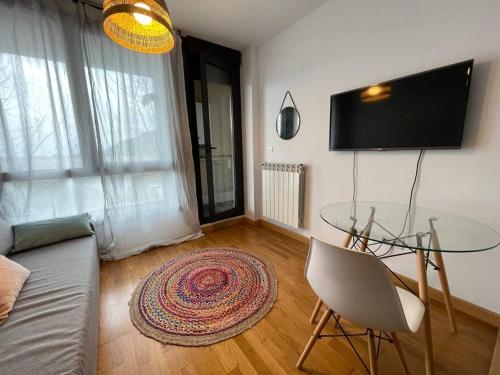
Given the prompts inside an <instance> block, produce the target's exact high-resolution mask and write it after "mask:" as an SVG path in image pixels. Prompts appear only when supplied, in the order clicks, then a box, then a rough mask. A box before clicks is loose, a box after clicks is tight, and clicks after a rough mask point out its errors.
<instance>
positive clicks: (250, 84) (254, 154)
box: [241, 47, 261, 219]
mask: <svg viewBox="0 0 500 375" xmlns="http://www.w3.org/2000/svg"><path fill="white" fill-rule="evenodd" d="M258 68H259V51H258V48H256V47H250V48H247V49H246V50H244V51H243V52H242V56H241V98H242V100H241V102H242V106H241V112H242V116H241V118H242V130H243V160H244V166H243V170H244V186H245V215H246V216H248V217H250V218H252V219H255V218H258V217H260V212H261V207H260V188H259V186H260V169H259V168H260V167H259V160H260V136H259V135H260V132H259V71H258ZM256 187H257V188H256Z"/></svg>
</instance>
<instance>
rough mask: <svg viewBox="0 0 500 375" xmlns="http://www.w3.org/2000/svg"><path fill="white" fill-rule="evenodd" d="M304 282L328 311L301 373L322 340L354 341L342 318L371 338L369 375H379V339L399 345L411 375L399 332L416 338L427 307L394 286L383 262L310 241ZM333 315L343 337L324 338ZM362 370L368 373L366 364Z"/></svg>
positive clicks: (312, 342)
mask: <svg viewBox="0 0 500 375" xmlns="http://www.w3.org/2000/svg"><path fill="white" fill-rule="evenodd" d="M305 276H306V278H307V280H308V281H309V284H310V285H311V287H312V288H313V290H314V291H315V293H316V294H317V295H318V297H319V298H320V299H321V300H322V301H323V302H324V303H325V304H326V305H327V310H326V312H325V313H324V314H323V316H322V318H321V320H320V322H319V323H318V325H317V326H316V328H315V330H314V333H313V335H312V336H311V338H310V339H309V342H308V343H307V346H306V348H305V349H304V352H303V353H302V355H301V356H300V359H299V361H298V362H297V367H298V368H299V369H300V368H302V365H303V364H304V361H305V360H306V358H307V356H308V355H309V353H310V352H311V349H312V348H313V346H314V344H315V343H316V341H317V340H318V339H319V338H321V337H332V336H334V337H338V336H343V337H346V338H347V339H348V340H349V337H350V336H351V335H350V334H349V333H346V332H345V331H344V329H343V327H342V325H340V323H339V320H338V317H337V315H336V314H338V315H340V316H342V317H343V318H345V319H347V320H349V321H350V322H352V323H354V324H356V325H358V326H360V327H364V328H366V331H365V333H364V334H366V335H367V336H368V349H369V350H368V351H369V355H370V366H369V368H370V374H372V375H376V374H377V355H376V348H375V337H377V338H378V339H379V340H380V339H387V340H388V341H390V342H394V344H395V347H396V350H397V352H398V355H399V358H400V360H401V364H402V367H403V371H404V373H405V374H409V370H408V366H407V364H406V361H405V359H404V356H403V352H402V349H401V345H400V343H399V339H398V337H397V335H396V332H416V331H417V330H418V328H419V327H420V323H421V321H422V318H423V316H424V311H425V307H424V305H423V304H422V302H421V301H420V299H419V298H418V297H416V296H415V295H413V294H412V293H410V292H408V291H407V290H405V289H401V288H399V287H397V286H395V285H394V283H393V281H392V279H391V277H390V275H389V273H388V271H387V269H386V268H385V266H384V264H383V263H382V262H381V261H380V260H379V259H377V258H376V257H374V256H372V255H369V254H366V253H361V252H357V251H352V250H349V249H345V248H342V247H338V246H333V245H330V244H327V243H325V242H322V241H320V240H318V239H316V238H311V244H310V248H309V255H308V258H307V263H306V270H305ZM332 315H333V316H334V318H335V320H336V322H337V327H338V328H340V329H341V331H342V335H322V334H321V331H322V330H323V328H324V327H325V325H326V323H327V322H328V320H330V318H331V317H332ZM374 331H380V333H379V335H377V336H376V334H375V333H374ZM362 335H363V334H362ZM356 336H359V334H356ZM350 342H351V341H350V340H349V343H350ZM351 345H352V344H351ZM353 349H354V347H353ZM356 354H357V355H358V357H359V358H360V359H361V357H360V356H359V354H358V353H357V352H356ZM363 365H364V366H365V368H366V369H367V370H368V366H366V365H365V364H364V362H363Z"/></svg>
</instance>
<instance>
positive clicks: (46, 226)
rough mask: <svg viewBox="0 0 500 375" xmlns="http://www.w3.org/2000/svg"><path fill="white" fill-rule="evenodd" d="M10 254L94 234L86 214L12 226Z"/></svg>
mask: <svg viewBox="0 0 500 375" xmlns="http://www.w3.org/2000/svg"><path fill="white" fill-rule="evenodd" d="M13 229H14V247H13V249H12V250H11V252H12V253H17V252H20V251H24V250H29V249H33V248H35V247H40V246H45V245H50V244H53V243H57V242H61V241H65V240H71V239H73V238H78V237H83V236H90V235H93V234H94V231H93V230H92V227H91V225H90V221H89V217H88V215H87V214H82V215H75V216H68V217H61V218H56V219H49V220H41V221H34V222H31V223H26V224H19V225H14V226H13Z"/></svg>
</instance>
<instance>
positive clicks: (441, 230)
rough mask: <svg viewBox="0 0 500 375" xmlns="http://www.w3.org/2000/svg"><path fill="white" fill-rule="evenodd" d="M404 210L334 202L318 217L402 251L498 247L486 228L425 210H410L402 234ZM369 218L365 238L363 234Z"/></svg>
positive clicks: (375, 204)
mask: <svg viewBox="0 0 500 375" xmlns="http://www.w3.org/2000/svg"><path fill="white" fill-rule="evenodd" d="M407 210H408V205H407V204H400V203H388V202H367V201H358V202H357V203H356V204H355V205H354V204H353V202H336V203H331V204H329V205H327V206H325V207H323V208H322V209H321V211H320V216H321V218H322V219H323V220H324V221H325V222H327V223H328V224H330V225H332V226H333V227H335V228H337V229H340V230H341V231H344V232H347V233H349V232H351V231H352V229H353V226H354V229H355V233H356V235H358V236H360V237H362V238H367V239H368V240H370V241H373V242H377V243H382V244H387V245H395V246H397V247H403V248H410V249H420V250H430V251H442V252H458V253H462V252H474V251H483V250H489V249H493V248H494V247H496V246H498V245H499V244H500V235H499V234H498V233H497V232H496V231H495V230H494V229H493V228H491V227H489V226H488V225H486V224H483V223H481V222H479V221H477V220H474V219H470V218H467V217H465V216H461V215H456V214H452V213H449V212H445V211H440V210H435V209H432V208H427V207H419V206H413V208H412V215H408V218H407V220H406V228H405V230H404V231H403V225H404V222H405V217H406V213H407ZM372 212H373V216H372ZM371 216H372V217H373V220H372V226H371V231H370V233H369V234H368V235H367V234H366V233H362V232H363V231H364V230H365V229H366V228H367V226H369V222H370V217H371ZM433 238H434V240H433ZM436 239H438V242H436V241H435V240H436Z"/></svg>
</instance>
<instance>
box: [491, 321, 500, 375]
mask: <svg viewBox="0 0 500 375" xmlns="http://www.w3.org/2000/svg"><path fill="white" fill-rule="evenodd" d="M498 374H500V330H498V333H497V343H496V345H495V350H494V351H493V357H492V358H491V364H490V373H489V375H498Z"/></svg>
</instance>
